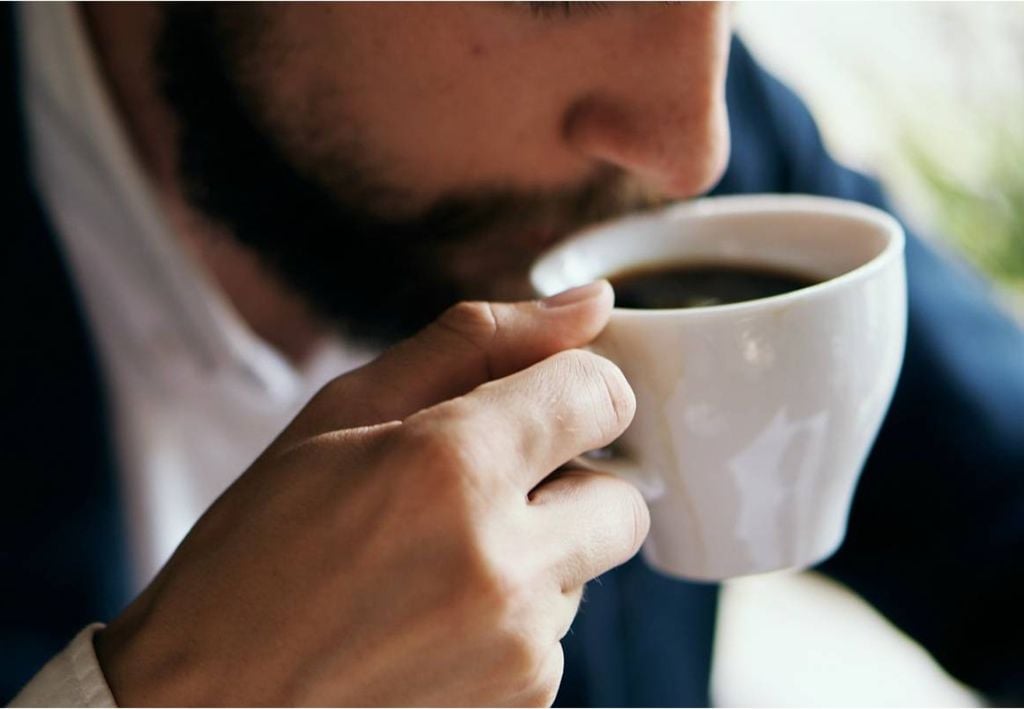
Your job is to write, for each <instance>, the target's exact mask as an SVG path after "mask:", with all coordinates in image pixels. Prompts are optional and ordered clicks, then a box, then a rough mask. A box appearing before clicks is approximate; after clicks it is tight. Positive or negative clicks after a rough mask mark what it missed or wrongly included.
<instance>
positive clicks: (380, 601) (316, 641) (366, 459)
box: [96, 282, 648, 706]
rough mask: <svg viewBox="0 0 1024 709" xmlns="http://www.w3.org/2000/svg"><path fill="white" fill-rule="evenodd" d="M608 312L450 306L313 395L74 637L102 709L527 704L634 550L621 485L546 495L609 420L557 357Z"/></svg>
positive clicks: (588, 360)
mask: <svg viewBox="0 0 1024 709" xmlns="http://www.w3.org/2000/svg"><path fill="white" fill-rule="evenodd" d="M611 304H612V293H611V289H610V287H609V286H608V285H607V283H604V282H601V283H599V284H594V285H592V286H589V287H585V288H584V289H582V290H580V291H576V292H570V293H569V294H567V295H565V296H564V297H563V298H562V300H561V301H556V302H554V303H547V304H544V303H537V302H530V303H518V304H485V303H464V304H460V305H458V306H455V307H454V308H452V309H451V310H449V311H448V312H447V313H445V314H444V315H443V316H442V317H441V318H440V319H439V320H438V321H437V322H436V323H434V324H433V325H431V326H429V327H428V328H427V329H425V330H424V331H423V332H421V333H420V334H419V335H417V336H416V337H414V338H412V339H410V340H407V341H405V342H403V343H401V344H399V345H398V346H396V347H395V348H393V349H392V350H390V351H388V352H387V353H385V354H384V355H383V356H381V357H380V358H379V359H377V360H375V361H374V362H372V363H370V364H368V365H367V366H365V367H363V368H361V369H359V370H357V371H355V372H352V373H350V374H348V375H346V376H343V377H340V378H338V379H336V380H335V381H333V382H331V383H330V384H328V385H327V386H326V387H325V388H324V389H323V390H322V391H321V392H320V393H318V394H317V395H316V396H315V397H314V398H313V400H312V401H310V403H309V404H308V405H307V406H306V408H305V409H304V410H303V411H302V412H301V413H300V414H299V416H298V417H297V418H296V419H295V421H293V422H292V424H291V425H290V426H289V427H288V428H287V429H286V430H285V431H284V432H283V433H282V434H281V436H280V437H279V438H278V440H276V441H275V442H274V443H273V444H272V445H271V446H270V447H269V448H268V449H267V450H266V451H265V452H264V453H263V455H262V456H260V458H259V459H258V460H257V461H256V462H255V463H254V464H253V465H252V467H251V468H250V469H249V470H248V471H246V472H245V474H244V475H242V476H241V477H240V478H239V479H238V481H237V482H236V483H235V484H234V485H233V486H232V487H231V488H230V489H228V491H227V492H225V493H224V495H223V496H222V497H221V498H220V499H219V500H217V502H216V503H215V504H214V505H213V506H212V507H211V508H210V509H209V510H208V511H207V512H206V514H205V515H204V516H203V517H202V519H200V520H199V522H198V523H197V524H196V526H195V527H194V528H193V529H192V531H191V533H190V534H189V535H188V537H187V538H186V539H185V541H184V542H183V544H182V545H181V547H180V548H179V549H178V550H177V552H176V553H175V555H174V556H173V558H172V559H171V560H170V562H168V564H167V566H166V567H164V569H163V570H162V571H161V573H160V574H159V575H158V576H157V578H156V579H155V580H154V581H153V583H152V584H151V585H150V586H149V588H148V589H147V590H146V591H145V592H144V593H143V594H142V595H141V596H140V597H139V598H138V599H137V600H136V601H135V603H133V604H132V606H131V607H130V608H129V609H128V610H127V611H126V612H125V613H124V614H123V615H122V616H121V617H119V618H118V619H117V620H115V621H114V622H113V623H112V624H111V625H110V626H109V628H107V629H106V630H104V631H103V632H102V633H101V634H100V635H99V636H97V641H96V646H97V653H98V655H99V658H100V662H101V665H102V667H103V670H104V673H105V675H106V677H107V679H108V681H109V683H110V686H111V688H112V690H113V692H114V695H115V697H116V698H117V700H118V702H119V703H121V704H130V705H142V704H162V705H190V704H203V705H223V704H230V705H265V704H273V705H291V704H316V705H336V704H337V705H381V704H387V705H427V704H442V705H459V704H471V705H478V706H487V705H546V704H550V702H551V701H552V700H553V699H554V695H555V692H556V691H557V689H558V685H559V682H560V680H561V676H562V662H563V657H562V649H561V645H560V642H559V641H560V640H561V638H562V637H563V636H564V635H565V633H566V632H567V630H568V628H569V625H570V624H571V622H572V619H573V617H574V616H575V614H576V610H577V607H578V604H579V599H580V594H581V592H582V587H583V584H584V583H586V582H587V581H588V580H589V579H592V578H594V577H595V576H597V575H599V574H601V573H602V572H604V571H606V570H608V569H610V568H612V567H614V566H616V565H618V564H620V563H622V562H624V561H625V560H627V559H628V558H630V557H631V556H632V555H633V554H634V553H636V551H637V549H638V548H639V546H640V544H641V542H642V540H643V538H644V537H645V536H646V534H647V528H648V517H647V508H646V506H645V505H644V502H643V499H642V498H641V497H640V495H639V493H638V492H637V491H636V490H635V489H634V488H632V487H631V486H629V485H628V484H626V483H624V482H622V481H620V480H618V479H616V478H613V477H611V476H609V475H604V474H600V473H594V472H589V471H584V470H568V471H566V470H561V471H559V472H558V473H557V474H556V475H551V473H552V471H555V470H556V469H557V468H559V466H561V465H563V464H564V463H566V462H567V461H569V460H571V459H572V458H574V457H575V456H577V455H579V454H581V453H583V452H584V451H587V450H590V449H593V448H599V447H602V446H604V445H607V444H608V443H610V442H611V441H612V440H613V439H615V438H616V437H617V436H619V434H621V433H622V431H623V430H624V429H625V428H626V426H627V425H628V424H629V422H630V420H631V419H632V417H633V410H634V399H633V394H632V392H631V390H630V388H629V386H628V385H627V383H626V380H625V379H624V378H623V376H622V374H621V372H620V371H619V370H618V369H617V368H616V367H615V365H613V364H611V363H610V362H608V361H607V360H605V359H603V358H601V357H598V356H597V355H594V354H590V353H588V352H584V351H581V350H577V349H572V348H575V347H580V346H582V345H584V344H586V343H587V342H589V341H590V340H591V339H593V337H594V336H595V335H596V334H597V333H598V332H599V331H600V330H601V328H602V327H603V326H604V324H605V323H606V321H607V319H608V315H609V312H610V309H611Z"/></svg>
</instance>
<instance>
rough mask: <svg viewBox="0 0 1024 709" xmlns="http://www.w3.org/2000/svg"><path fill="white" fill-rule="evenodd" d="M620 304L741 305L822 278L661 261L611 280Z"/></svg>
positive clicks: (652, 306)
mask: <svg viewBox="0 0 1024 709" xmlns="http://www.w3.org/2000/svg"><path fill="white" fill-rule="evenodd" d="M608 280H609V281H611V284H612V286H614V287H615V305H616V307H619V308H637V309H658V308H700V307H705V306H709V305H725V304H727V303H740V302H743V301H745V300H756V299H757V298H767V297H769V296H773V295H781V294H782V293H788V292H790V291H794V290H798V289H800V288H806V287H807V286H811V285H814V284H815V283H820V282H821V279H817V278H812V277H809V276H806V275H804V274H799V273H791V272H787V271H782V270H776V269H770V268H764V267H760V266H743V265H737V264H708V263H681V264H675V265H672V264H657V265H654V266H644V267H641V268H637V269H632V270H629V271H623V272H621V273H618V274H616V275H613V276H611V277H610V278H609V279H608Z"/></svg>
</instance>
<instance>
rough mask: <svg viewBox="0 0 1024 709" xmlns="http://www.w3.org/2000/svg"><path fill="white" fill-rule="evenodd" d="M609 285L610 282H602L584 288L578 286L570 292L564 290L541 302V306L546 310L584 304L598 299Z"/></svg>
mask: <svg viewBox="0 0 1024 709" xmlns="http://www.w3.org/2000/svg"><path fill="white" fill-rule="evenodd" d="M607 285H608V281H605V280H600V281H594V282H593V283H587V284H586V285H583V286H576V287H575V288H570V289H569V290H564V291H562V292H561V293H555V294H554V295H549V296H548V297H547V298H545V299H544V300H542V301H540V304H541V306H542V307H544V308H562V307H565V306H566V305H576V304H577V303H582V302H583V301H585V300H590V299H591V298H596V297H597V296H598V295H599V294H600V293H601V291H603V290H604V289H605V288H606V287H607Z"/></svg>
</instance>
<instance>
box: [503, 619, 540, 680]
mask: <svg viewBox="0 0 1024 709" xmlns="http://www.w3.org/2000/svg"><path fill="white" fill-rule="evenodd" d="M503 646H504V653H503V655H504V661H503V663H502V664H503V666H504V667H505V668H506V670H507V672H508V674H509V677H510V679H512V681H514V682H515V683H516V684H517V685H519V686H520V687H521V688H522V689H525V690H527V691H530V692H533V691H536V689H537V687H538V685H539V684H543V683H544V682H543V680H544V679H546V677H545V675H547V674H548V673H546V672H545V671H544V670H545V667H544V665H545V660H547V657H546V655H547V647H544V646H542V645H541V643H540V642H538V640H537V639H536V638H535V637H533V636H532V634H530V633H527V632H525V631H517V632H508V633H506V634H505V637H504V640H503Z"/></svg>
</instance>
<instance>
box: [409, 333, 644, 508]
mask: <svg viewBox="0 0 1024 709" xmlns="http://www.w3.org/2000/svg"><path fill="white" fill-rule="evenodd" d="M635 410H636V399H635V398H634V396H633V390H632V389H631V388H630V386H629V384H628V383H627V382H626V378H625V377H624V376H623V374H622V372H621V371H620V370H619V368H618V367H617V366H615V365H614V364H613V363H612V362H610V361H609V360H607V359H605V358H604V357H601V356H599V355H596V354H593V353H591V352H586V351H584V350H566V351H564V352H560V353H558V354H555V355H553V356H551V357H548V358H547V359H545V360H543V361H541V362H538V363H537V364H535V365H533V366H531V367H528V368H527V369H524V370H522V371H519V372H516V373H515V374H511V375H509V376H506V377H504V378H502V379H498V380H495V381H492V382H488V383H486V384H483V385H481V386H479V387H477V388H476V389H474V390H473V391H471V392H470V393H469V394H466V395H464V396H461V397H459V398H457V399H452V400H450V401H446V402H444V403H441V404H438V405H436V406H433V407H431V408H429V409H425V410H423V411H421V412H419V413H418V414H416V415H414V416H412V417H410V418H409V419H407V420H406V422H405V424H404V425H408V426H412V427H416V426H424V427H426V428H428V429H430V430H431V431H433V432H434V435H437V436H443V437H445V438H446V439H447V441H448V445H451V446H457V447H458V448H459V451H460V459H461V460H466V461H469V465H471V466H472V467H474V468H475V470H474V471H471V472H472V473H473V474H477V475H494V474H500V475H502V476H503V477H505V478H506V479H508V480H510V481H511V482H512V483H513V484H514V485H516V486H517V487H518V488H519V489H520V490H521V492H522V493H523V494H524V495H525V494H526V493H527V492H529V490H531V489H532V488H533V487H534V486H535V485H537V483H539V482H540V481H541V480H543V479H544V478H545V477H547V475H548V474H550V473H551V471H553V470H554V469H555V468H557V467H558V466H560V465H562V464H563V463H565V462H567V461H569V460H571V459H572V458H574V457H576V456H578V455H581V454H582V453H584V452H585V451H588V450H593V449H595V448H601V447H604V446H606V445H608V444H609V443H611V442H612V441H614V440H615V439H616V438H618V437H619V436H620V435H621V434H622V432H623V431H625V430H626V427H627V426H628V425H629V423H630V421H632V419H633V414H634V412H635Z"/></svg>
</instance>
